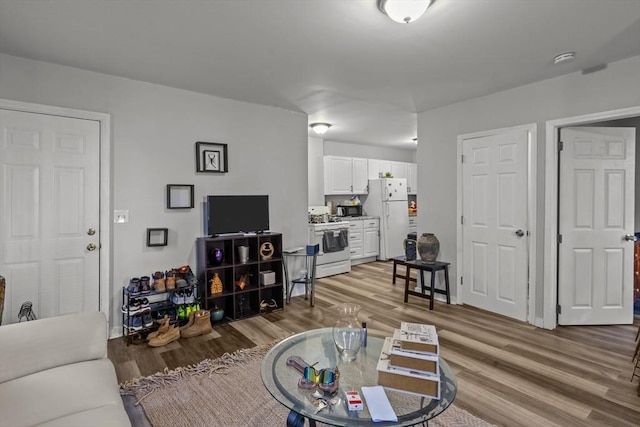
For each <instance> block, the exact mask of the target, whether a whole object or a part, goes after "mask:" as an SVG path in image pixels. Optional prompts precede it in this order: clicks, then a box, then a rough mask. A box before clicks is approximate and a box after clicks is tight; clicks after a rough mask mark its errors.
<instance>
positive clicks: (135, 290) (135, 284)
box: [127, 277, 140, 296]
mask: <svg viewBox="0 0 640 427" xmlns="http://www.w3.org/2000/svg"><path fill="white" fill-rule="evenodd" d="M127 293H128V294H129V295H132V296H136V295H140V279H138V278H137V277H134V278H132V279H131V280H129V286H127Z"/></svg>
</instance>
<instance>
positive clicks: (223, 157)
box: [196, 141, 229, 173]
mask: <svg viewBox="0 0 640 427" xmlns="http://www.w3.org/2000/svg"><path fill="white" fill-rule="evenodd" d="M228 171H229V168H228V155H227V144H218V143H215V142H200V141H198V142H196V172H209V173H225V172H228Z"/></svg>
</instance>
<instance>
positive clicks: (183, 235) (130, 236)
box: [0, 55, 308, 328]
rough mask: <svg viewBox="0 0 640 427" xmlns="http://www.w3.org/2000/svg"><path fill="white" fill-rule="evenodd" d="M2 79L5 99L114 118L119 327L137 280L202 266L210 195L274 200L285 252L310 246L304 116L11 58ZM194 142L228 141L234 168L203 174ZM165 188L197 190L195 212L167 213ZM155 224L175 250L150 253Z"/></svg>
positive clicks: (115, 314) (274, 221) (115, 317)
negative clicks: (199, 254)
mask: <svg viewBox="0 0 640 427" xmlns="http://www.w3.org/2000/svg"><path fill="white" fill-rule="evenodd" d="M0 76H2V77H1V78H0V97H1V98H5V99H10V100H16V101H24V102H32V103H40V104H47V105H55V106H60V107H68V108H75V109H80V110H89V111H97V112H103V113H108V114H110V115H111V126H112V129H111V137H112V141H111V142H112V155H111V174H112V179H113V182H112V184H111V197H112V208H113V209H128V210H129V211H130V222H129V223H128V224H114V225H113V236H112V238H113V241H112V245H111V248H112V254H111V255H112V269H113V271H112V276H111V277H112V280H111V286H112V292H111V295H112V300H111V302H110V303H111V308H112V310H111V313H112V316H111V326H112V328H119V326H120V325H121V315H120V313H119V309H120V305H121V298H122V296H121V288H122V286H123V285H126V283H127V282H128V280H129V278H130V277H134V276H141V275H151V273H153V272H154V271H157V270H163V269H169V268H171V267H179V266H181V265H185V264H189V265H191V266H192V268H194V269H195V259H196V258H195V239H196V238H197V237H198V236H201V235H202V234H203V227H202V223H203V220H202V206H201V203H202V200H203V197H204V196H205V195H207V194H268V195H269V198H270V217H271V229H272V230H274V231H279V232H282V233H283V235H284V245H285V247H286V246H291V245H293V244H300V243H304V242H306V241H307V121H308V120H307V116H306V115H304V114H299V113H292V112H290V111H285V110H282V109H277V108H271V107H265V106H260V105H254V104H248V103H243V102H237V101H231V100H227V99H222V98H217V97H213V96H208V95H202V94H198V93H194V92H188V91H184V90H178V89H173V88H169V87H165V86H158V85H153V84H148V83H144V82H139V81H133V80H127V79H122V78H118V77H113V76H108V75H104V74H98V73H93V72H88V71H83V70H79V69H74V68H69V67H63V66H59V65H54V64H50V63H45V62H36V61H31V60H27V59H22V58H17V57H13V56H8V55H1V56H0ZM212 78H215V76H212ZM196 141H207V142H220V143H227V144H229V147H228V149H229V172H228V173H227V174H223V175H217V174H216V175H214V174H196V173H195V164H194V163H195V154H194V153H195V151H194V150H195V148H194V145H195V142H196ZM167 184H195V192H196V207H195V208H194V209H191V210H186V211H185V210H167V209H166V208H165V187H166V185H167ZM148 227H167V228H169V246H167V247H163V248H148V247H146V229H147V228H148Z"/></svg>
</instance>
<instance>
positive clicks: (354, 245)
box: [349, 219, 364, 260]
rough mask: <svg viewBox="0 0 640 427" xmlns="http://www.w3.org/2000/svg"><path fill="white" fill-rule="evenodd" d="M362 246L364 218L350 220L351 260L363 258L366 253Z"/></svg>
mask: <svg viewBox="0 0 640 427" xmlns="http://www.w3.org/2000/svg"><path fill="white" fill-rule="evenodd" d="M362 248H363V247H362V220H361V219H352V220H349V252H351V260H354V259H360V258H362V256H363V253H364V252H363V250H362Z"/></svg>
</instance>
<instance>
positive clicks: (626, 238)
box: [624, 234, 638, 242]
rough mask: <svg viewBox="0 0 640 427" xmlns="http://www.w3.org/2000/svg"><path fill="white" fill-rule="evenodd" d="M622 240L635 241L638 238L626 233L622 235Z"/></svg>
mask: <svg viewBox="0 0 640 427" xmlns="http://www.w3.org/2000/svg"><path fill="white" fill-rule="evenodd" d="M624 240H626V241H627V242H635V241H636V240H638V238H637V237H636V236H635V235H634V234H627V235H625V236H624Z"/></svg>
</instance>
